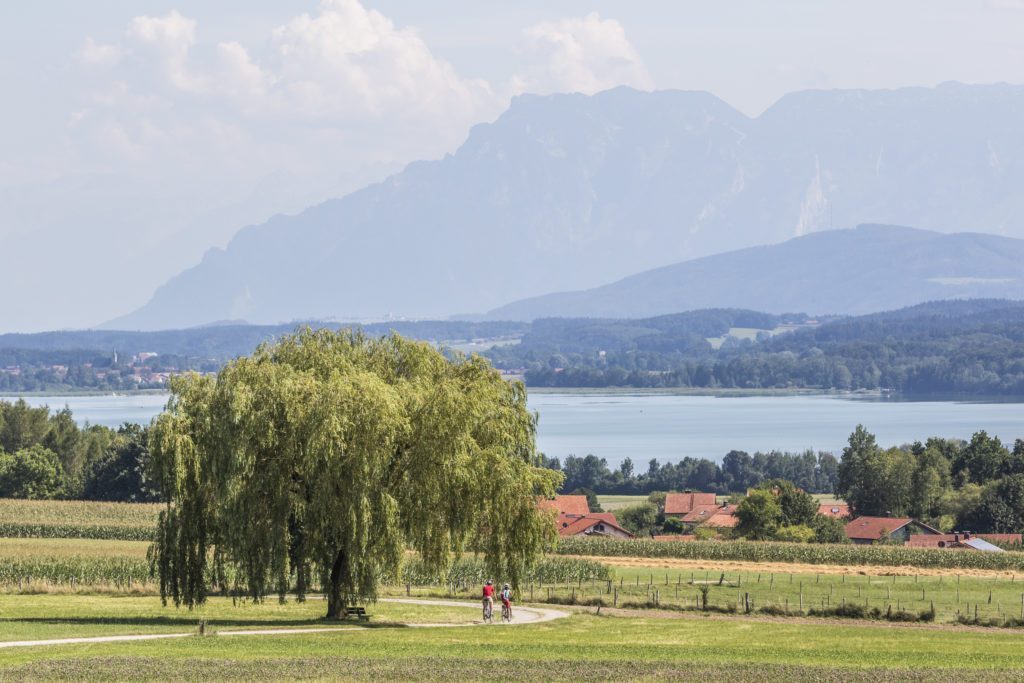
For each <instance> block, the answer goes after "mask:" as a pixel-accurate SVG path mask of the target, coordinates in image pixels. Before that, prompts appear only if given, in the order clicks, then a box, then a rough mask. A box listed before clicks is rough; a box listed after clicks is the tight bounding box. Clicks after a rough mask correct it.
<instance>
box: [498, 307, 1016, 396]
mask: <svg viewBox="0 0 1024 683" xmlns="http://www.w3.org/2000/svg"><path fill="white" fill-rule="evenodd" d="M723 313H725V312H723V311H715V312H698V313H692V314H683V315H681V316H665V317H662V318H654V319H650V320H590V319H578V320H556V321H545V320H541V321H537V322H535V323H534V325H533V328H532V329H531V332H530V333H528V334H527V335H525V336H524V337H523V340H522V343H521V344H519V345H518V346H509V347H503V348H498V349H493V350H492V351H490V352H488V353H489V355H490V356H491V358H492V359H493V360H494V362H495V363H496V364H497V365H498V366H499V367H503V368H520V369H521V370H522V371H523V372H524V373H525V377H526V381H527V384H529V385H531V386H550V387H604V386H632V387H696V388H740V389H761V388H816V389H841V390H857V389H871V390H878V389H882V390H890V391H895V392H904V393H913V394H936V393H949V394H954V393H966V394H991V395H1014V396H1021V395H1024V303H1021V302H1009V301H999V300H974V301H947V302H934V303H928V304H923V305H919V306H914V307H910V308H906V309H903V310H899V311H893V312H888V313H884V314H874V315H868V316H861V317H851V318H838V319H832V320H826V321H820V320H819V321H812V320H808V319H807V317H806V316H800V315H790V316H765V317H764V318H763V319H762V320H761V321H760V322H757V321H755V320H751V319H750V317H749V315H750V314H749V313H748V312H737V311H733V312H731V313H732V315H733V316H734V317H732V318H729V316H728V315H723ZM711 314H713V315H711ZM705 316H706V317H705ZM688 318H689V320H690V324H688V323H687V320H688ZM714 318H718V319H719V320H720V325H719V327H717V328H713V327H707V325H706V324H707V323H708V321H709V320H711V319H714ZM667 321H672V323H673V325H672V326H668V325H667ZM738 322H743V323H757V324H750V325H740V324H735V323H738ZM725 326H727V328H726V329H725V330H723V329H722V328H723V327H725ZM666 329H671V330H672V331H671V332H666V331H665V330H666ZM535 331H539V332H540V333H539V334H537V333H535ZM553 331H557V334H555V333H553ZM702 336H703V338H701V337H702ZM716 347H717V348H716Z"/></svg>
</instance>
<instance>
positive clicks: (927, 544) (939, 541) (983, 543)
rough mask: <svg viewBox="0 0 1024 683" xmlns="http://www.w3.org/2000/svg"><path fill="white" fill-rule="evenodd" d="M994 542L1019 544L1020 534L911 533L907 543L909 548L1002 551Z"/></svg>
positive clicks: (968, 532) (967, 532)
mask: <svg viewBox="0 0 1024 683" xmlns="http://www.w3.org/2000/svg"><path fill="white" fill-rule="evenodd" d="M995 543H1004V544H1015V545H1020V543H1021V535H1020V534H972V533H971V532H970V531H962V532H954V533H952V534H911V535H910V538H909V539H907V545H908V546H910V547H911V548H950V549H955V550H981V551H984V552H990V553H1001V552H1004V550H1003V548H1000V547H999V546H997V545H994V544H995Z"/></svg>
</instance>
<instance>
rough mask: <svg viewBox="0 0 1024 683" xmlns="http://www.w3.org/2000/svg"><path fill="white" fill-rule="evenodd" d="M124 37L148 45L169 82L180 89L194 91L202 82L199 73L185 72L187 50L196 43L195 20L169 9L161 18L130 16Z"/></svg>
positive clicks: (186, 69) (186, 67)
mask: <svg viewBox="0 0 1024 683" xmlns="http://www.w3.org/2000/svg"><path fill="white" fill-rule="evenodd" d="M128 38H129V39H131V40H133V41H134V42H136V43H138V44H139V45H142V46H144V47H148V48H150V49H151V50H152V51H153V52H154V53H155V54H156V55H157V58H158V59H159V62H160V66H161V67H162V70H163V72H164V74H165V75H166V77H167V79H168V80H169V81H170V82H171V84H172V85H173V86H174V87H176V88H178V89H181V90H188V91H198V90H202V89H203V88H204V87H205V85H206V82H205V79H204V78H203V77H202V76H201V75H197V74H194V73H191V72H190V71H189V65H188V58H189V50H190V49H191V48H192V46H193V45H194V44H195V42H196V21H195V19H190V18H188V17H185V16H182V15H181V14H180V13H179V12H178V11H177V10H172V11H171V12H170V13H169V14H167V15H166V16H163V17H148V16H141V17H135V18H134V19H132V21H131V24H129V26H128Z"/></svg>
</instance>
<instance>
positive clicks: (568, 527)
mask: <svg viewBox="0 0 1024 683" xmlns="http://www.w3.org/2000/svg"><path fill="white" fill-rule="evenodd" d="M598 524H603V525H605V526H610V527H612V528H614V529H617V530H619V531H621V532H622V533H624V534H628V535H629V536H630V537H632V536H633V534H631V533H629V531H627V530H626V529H623V528H622V527H621V526H619V523H618V522H617V521H615V515H613V514H611V513H597V514H592V515H585V516H577V515H560V516H559V517H558V535H559V536H577V535H579V534H582V533H584V532H586V531H587V530H588V529H590V528H591V527H593V526H596V525H598Z"/></svg>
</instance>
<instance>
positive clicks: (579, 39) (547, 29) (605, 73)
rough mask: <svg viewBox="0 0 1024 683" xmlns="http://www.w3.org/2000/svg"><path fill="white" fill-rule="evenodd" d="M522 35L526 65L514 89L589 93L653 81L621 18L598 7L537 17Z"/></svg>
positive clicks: (645, 85)
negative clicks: (604, 16) (575, 13)
mask: <svg viewBox="0 0 1024 683" xmlns="http://www.w3.org/2000/svg"><path fill="white" fill-rule="evenodd" d="M524 37H525V46H524V50H523V51H524V54H525V55H526V57H527V60H528V63H529V67H528V69H527V71H526V72H525V73H524V74H522V75H520V76H519V77H518V81H517V85H516V88H517V89H519V90H527V91H530V92H541V93H547V92H563V91H574V92H583V93H588V94H591V93H595V92H597V91H599V90H607V89H608V88H613V87H615V86H618V85H629V86H633V87H635V88H641V89H650V88H651V87H653V83H652V80H651V77H650V74H649V73H648V72H647V67H646V66H644V63H643V60H641V59H640V55H639V54H637V51H636V49H635V48H634V47H633V45H632V43H630V42H629V40H628V39H627V38H626V31H625V29H624V28H623V27H622V24H620V23H619V22H617V21H615V20H614V19H602V18H601V16H600V15H599V14H598V13H597V12H593V13H591V14H588V15H587V16H585V17H575V18H568V19H560V20H558V21H544V22H541V23H539V24H536V25H535V26H531V27H530V28H528V29H526V31H525V32H524Z"/></svg>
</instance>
